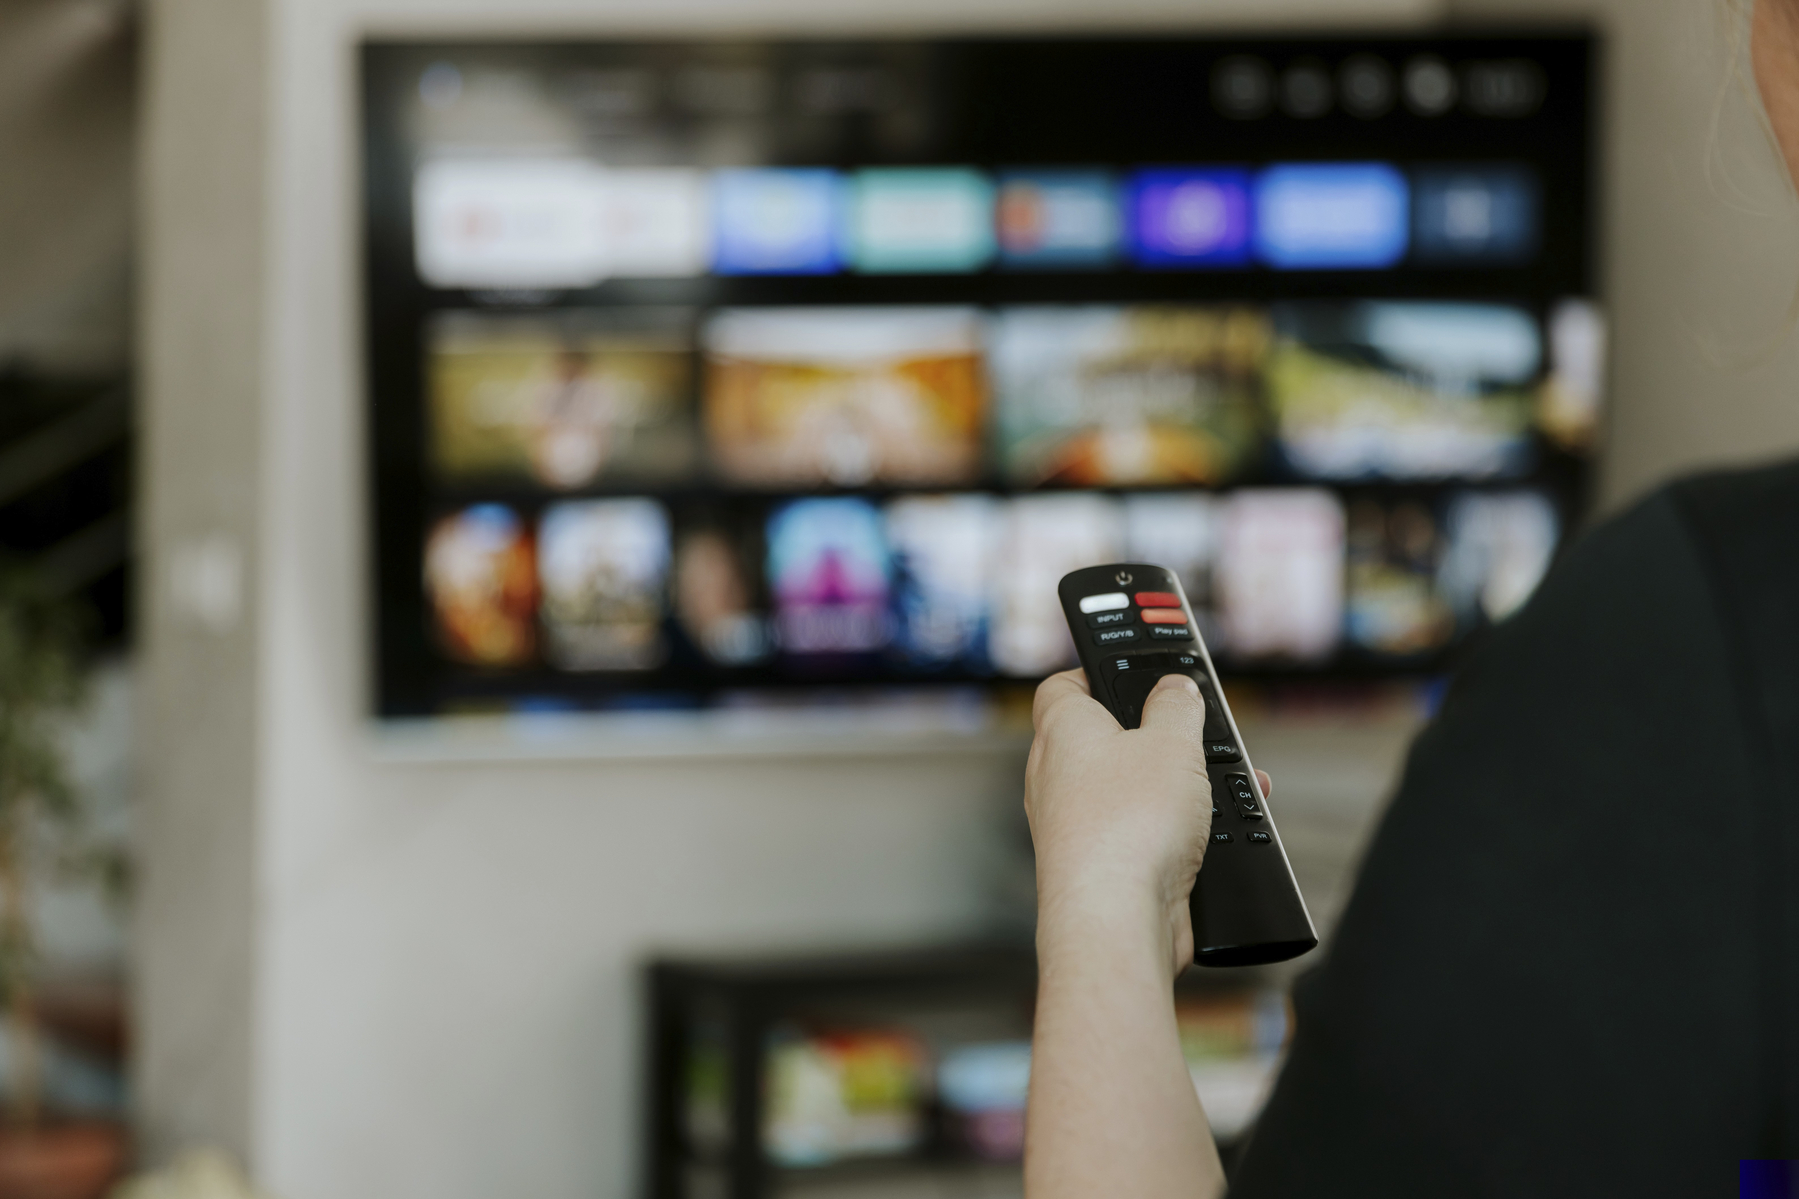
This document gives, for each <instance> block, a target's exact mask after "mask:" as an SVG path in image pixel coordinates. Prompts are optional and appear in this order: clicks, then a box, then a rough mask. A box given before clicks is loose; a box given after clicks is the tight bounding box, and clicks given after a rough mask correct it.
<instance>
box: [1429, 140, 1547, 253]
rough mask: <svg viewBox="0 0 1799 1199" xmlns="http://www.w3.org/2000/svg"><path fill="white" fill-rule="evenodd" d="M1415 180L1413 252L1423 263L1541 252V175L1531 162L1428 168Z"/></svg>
mask: <svg viewBox="0 0 1799 1199" xmlns="http://www.w3.org/2000/svg"><path fill="white" fill-rule="evenodd" d="M1412 179H1413V185H1414V189H1415V191H1416V201H1415V207H1414V210H1413V213H1412V253H1413V256H1414V257H1415V258H1416V259H1417V260H1418V261H1419V262H1423V263H1430V264H1432V265H1462V264H1470V265H1484V266H1501V265H1507V264H1513V263H1524V262H1528V261H1530V259H1531V257H1532V255H1534V254H1535V253H1536V251H1537V229H1538V217H1537V212H1538V200H1537V195H1538V192H1537V177H1536V174H1535V172H1533V171H1532V170H1531V169H1530V168H1529V167H1527V166H1520V165H1516V164H1504V163H1502V164H1484V165H1479V166H1433V167H1422V168H1420V169H1419V170H1417V171H1415V172H1414V173H1413V176H1412Z"/></svg>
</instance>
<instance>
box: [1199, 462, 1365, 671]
mask: <svg viewBox="0 0 1799 1199" xmlns="http://www.w3.org/2000/svg"><path fill="white" fill-rule="evenodd" d="M1343 543H1344V517H1343V505H1342V503H1341V502H1340V501H1339V500H1338V499H1337V497H1336V496H1335V495H1334V494H1332V493H1331V492H1329V491H1323V490H1317V489H1312V488H1281V489H1273V488H1268V489H1261V488H1256V489H1249V490H1245V491H1239V492H1236V493H1235V494H1233V495H1231V496H1230V497H1229V498H1227V499H1226V500H1225V501H1224V503H1223V511H1222V514H1221V519H1220V521H1219V545H1218V568H1217V584H1218V587H1217V593H1218V618H1219V627H1220V628H1221V630H1222V632H1223V641H1224V649H1225V650H1226V652H1227V653H1228V654H1229V655H1230V656H1231V657H1233V658H1264V659H1286V660H1289V661H1294V662H1319V661H1323V660H1324V659H1326V658H1329V657H1330V656H1331V655H1332V654H1333V653H1335V652H1336V649H1337V644H1338V642H1339V640H1340V639H1341V636H1342V630H1343V549H1344V545H1343Z"/></svg>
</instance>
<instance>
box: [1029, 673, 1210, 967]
mask: <svg viewBox="0 0 1799 1199" xmlns="http://www.w3.org/2000/svg"><path fill="white" fill-rule="evenodd" d="M1031 716H1032V725H1033V727H1034V728H1035V730H1036V737H1035V738H1034V739H1033V740H1032V742H1031V756H1030V761H1029V763H1028V764H1027V765H1026V767H1025V798H1024V803H1025V813H1026V815H1027V816H1028V817H1029V818H1030V822H1031V840H1032V842H1033V843H1034V844H1035V845H1036V847H1037V909H1038V913H1039V920H1040V922H1041V923H1042V924H1043V925H1044V926H1045V931H1049V932H1052V933H1053V934H1055V935H1056V936H1058V937H1060V936H1062V935H1064V934H1066V935H1067V936H1070V937H1074V938H1076V939H1080V938H1082V937H1083V936H1086V935H1093V936H1099V937H1107V936H1117V935H1121V934H1122V935H1136V934H1137V932H1144V933H1147V934H1148V935H1153V936H1157V937H1158V938H1161V939H1162V940H1163V943H1164V945H1166V946H1167V947H1168V948H1167V950H1165V952H1169V953H1170V954H1171V956H1170V959H1169V963H1170V977H1171V978H1172V977H1173V975H1174V974H1178V973H1179V972H1180V971H1182V970H1184V969H1185V968H1186V967H1187V964H1188V963H1189V962H1191V961H1192V960H1193V925H1192V920H1191V919H1190V917H1189V915H1188V902H1187V901H1188V896H1189V895H1190V894H1191V893H1192V890H1193V880H1194V878H1195V877H1196V876H1197V875H1198V873H1199V867H1200V862H1201V860H1202V859H1203V858H1204V856H1205V851H1206V837H1207V835H1208V834H1209V833H1210V831H1211V825H1212V816H1211V812H1212V787H1211V783H1210V782H1209V781H1208V779H1207V778H1206V759H1205V750H1204V747H1203V745H1202V744H1201V738H1200V734H1201V732H1202V730H1203V729H1204V727H1205V704H1204V701H1202V700H1201V699H1200V695H1199V688H1198V686H1197V685H1195V683H1194V682H1193V680H1192V679H1190V678H1187V677H1186V676H1184V675H1173V674H1171V675H1168V676H1166V677H1165V678H1164V679H1163V680H1162V681H1161V683H1160V684H1159V685H1158V686H1157V687H1156V688H1155V690H1153V691H1152V692H1150V695H1149V698H1148V701H1147V702H1146V703H1145V704H1144V709H1143V725H1142V727H1141V728H1137V729H1130V730H1126V729H1122V728H1120V727H1119V725H1118V721H1116V720H1114V719H1113V718H1112V714H1111V713H1110V712H1108V711H1106V709H1105V708H1104V707H1102V706H1101V705H1100V703H1099V702H1098V701H1097V700H1095V699H1094V698H1093V697H1092V694H1091V692H1090V691H1089V690H1088V686H1087V679H1086V676H1085V675H1084V674H1083V673H1082V672H1080V671H1065V672H1064V673H1062V674H1058V675H1054V676H1052V677H1050V678H1049V679H1046V680H1045V681H1044V682H1043V685H1042V686H1040V687H1038V689H1037V699H1036V703H1035V704H1034V706H1033V710H1032V714H1031ZM1132 922H1148V923H1146V924H1143V925H1141V926H1140V927H1139V928H1138V929H1131V928H1130V925H1131V923H1132Z"/></svg>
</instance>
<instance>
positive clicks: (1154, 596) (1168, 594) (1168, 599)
mask: <svg viewBox="0 0 1799 1199" xmlns="http://www.w3.org/2000/svg"><path fill="white" fill-rule="evenodd" d="M1134 598H1135V599H1136V601H1137V606H1138V607H1139V608H1178V607H1180V606H1181V597H1180V596H1178V595H1176V594H1175V593H1174V592H1172V591H1139V592H1138V593H1137V594H1136V596H1135V597H1134ZM1082 602H1083V603H1084V602H1085V601H1082Z"/></svg>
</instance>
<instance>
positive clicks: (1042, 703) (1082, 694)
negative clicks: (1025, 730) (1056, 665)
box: [1031, 670, 1093, 729]
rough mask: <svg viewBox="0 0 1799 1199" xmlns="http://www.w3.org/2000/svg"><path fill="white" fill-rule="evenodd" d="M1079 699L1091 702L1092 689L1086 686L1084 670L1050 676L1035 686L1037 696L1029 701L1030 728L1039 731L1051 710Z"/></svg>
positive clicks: (1068, 671) (1067, 671)
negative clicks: (1068, 701) (1065, 702)
mask: <svg viewBox="0 0 1799 1199" xmlns="http://www.w3.org/2000/svg"><path fill="white" fill-rule="evenodd" d="M1076 697H1079V698H1081V699H1085V700H1089V701H1091V700H1092V699H1093V689H1092V688H1091V687H1089V686H1088V685H1087V672H1086V671H1084V670H1064V671H1062V672H1061V673H1060V674H1052V675H1050V676H1049V677H1048V678H1047V679H1044V680H1043V681H1042V682H1041V683H1039V684H1037V694H1036V697H1035V698H1034V699H1032V701H1031V727H1032V728H1037V729H1041V728H1042V727H1043V720H1044V717H1046V716H1047V715H1049V711H1050V709H1051V708H1053V707H1055V706H1056V705H1057V704H1059V703H1062V702H1063V701H1065V700H1070V699H1074V698H1076Z"/></svg>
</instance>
